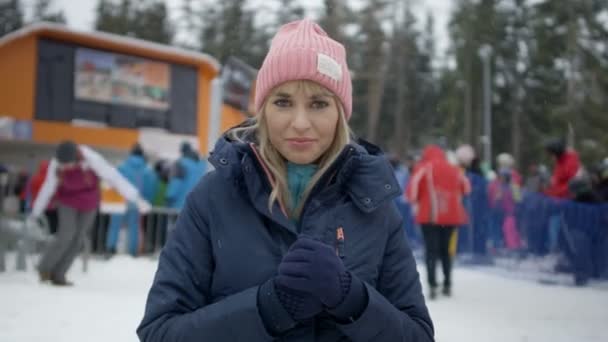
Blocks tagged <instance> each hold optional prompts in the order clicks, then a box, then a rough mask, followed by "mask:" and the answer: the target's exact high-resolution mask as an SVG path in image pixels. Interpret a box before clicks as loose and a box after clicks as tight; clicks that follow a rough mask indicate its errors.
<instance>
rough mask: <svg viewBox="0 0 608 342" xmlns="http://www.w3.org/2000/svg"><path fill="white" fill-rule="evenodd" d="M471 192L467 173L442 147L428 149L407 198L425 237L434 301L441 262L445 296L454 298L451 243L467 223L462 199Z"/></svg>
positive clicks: (413, 177) (423, 155) (408, 190)
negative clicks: (452, 238)
mask: <svg viewBox="0 0 608 342" xmlns="http://www.w3.org/2000/svg"><path fill="white" fill-rule="evenodd" d="M470 191H471V186H470V184H469V181H468V180H467V178H466V176H465V174H464V172H462V171H461V170H460V169H459V168H458V167H456V166H453V165H451V164H450V163H449V162H448V161H447V159H446V157H445V154H444V152H443V150H442V149H441V148H440V147H439V146H436V145H430V146H427V147H426V148H425V149H424V152H423V154H422V159H421V160H420V162H419V163H418V165H416V168H415V171H414V175H413V176H412V179H411V181H410V184H409V185H408V188H407V196H408V198H409V200H410V202H411V203H412V205H413V206H414V207H415V208H416V209H415V212H416V221H417V222H418V223H419V224H420V225H421V227H422V233H423V235H424V243H425V255H426V257H425V259H426V268H427V279H428V283H429V288H430V293H429V296H430V298H431V299H434V298H436V296H437V278H436V274H435V267H436V264H437V260H438V259H440V260H441V265H442V268H443V278H444V279H443V294H444V295H446V296H450V295H451V289H452V258H451V256H450V251H449V248H450V239H451V237H452V234H453V232H454V231H455V229H456V228H457V227H460V226H462V225H464V224H466V223H467V213H466V211H465V208H464V205H463V200H462V199H463V196H464V195H466V194H468V193H469V192H470Z"/></svg>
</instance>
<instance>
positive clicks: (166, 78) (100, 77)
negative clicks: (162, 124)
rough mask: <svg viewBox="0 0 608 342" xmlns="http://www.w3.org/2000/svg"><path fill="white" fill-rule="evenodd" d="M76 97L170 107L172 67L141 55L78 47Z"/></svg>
mask: <svg viewBox="0 0 608 342" xmlns="http://www.w3.org/2000/svg"><path fill="white" fill-rule="evenodd" d="M74 70H75V75H74V97H75V98H76V99H78V100H86V101H95V102H102V103H111V104H115V105H129V106H137V107H143V108H150V109H157V110H167V109H168V108H169V90H170V80H171V75H170V72H171V70H170V67H169V65H168V64H166V63H162V62H155V61H150V60H146V59H143V58H139V57H134V56H127V55H121V54H114V53H109V52H103V51H98V50H92V49H86V48H79V49H77V50H76V56H75V68H74Z"/></svg>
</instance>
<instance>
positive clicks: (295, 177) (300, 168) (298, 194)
mask: <svg viewBox="0 0 608 342" xmlns="http://www.w3.org/2000/svg"><path fill="white" fill-rule="evenodd" d="M317 168H318V167H317V165H314V164H309V165H300V164H294V163H291V162H288V163H287V186H288V187H289V193H290V194H291V200H290V201H289V208H290V209H291V210H294V209H295V208H297V207H298V205H300V202H301V201H302V195H303V194H304V190H305V189H306V186H307V185H308V183H309V182H310V179H311V178H312V176H313V175H314V174H315V172H317Z"/></svg>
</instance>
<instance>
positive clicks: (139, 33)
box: [133, 1, 173, 44]
mask: <svg viewBox="0 0 608 342" xmlns="http://www.w3.org/2000/svg"><path fill="white" fill-rule="evenodd" d="M133 21H134V29H133V31H134V33H135V36H136V37H138V38H141V39H145V40H150V41H153V42H157V43H163V44H171V41H172V39H173V28H172V27H171V23H170V22H169V13H168V11H167V6H166V5H165V2H164V1H154V2H149V1H148V2H146V3H145V5H140V7H139V8H137V10H136V14H135V17H134V18H133Z"/></svg>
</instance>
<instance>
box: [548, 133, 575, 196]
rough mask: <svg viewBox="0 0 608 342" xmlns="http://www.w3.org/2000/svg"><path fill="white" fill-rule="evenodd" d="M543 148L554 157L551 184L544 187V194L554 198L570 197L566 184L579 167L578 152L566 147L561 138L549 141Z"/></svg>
mask: <svg viewBox="0 0 608 342" xmlns="http://www.w3.org/2000/svg"><path fill="white" fill-rule="evenodd" d="M545 149H546V150H547V152H549V153H550V154H551V155H552V156H553V157H554V158H555V168H554V169H553V176H552V177H551V184H550V185H549V187H548V188H547V189H545V194H547V195H548V196H551V197H556V198H564V199H568V198H572V194H571V193H570V190H569V189H568V184H569V183H570V181H571V180H572V179H573V178H574V177H575V176H576V174H577V173H578V171H579V169H580V168H581V163H580V161H579V158H578V154H577V153H576V151H574V150H573V149H570V148H567V147H566V142H565V141H564V140H563V139H555V140H552V141H550V142H549V143H547V144H546V145H545Z"/></svg>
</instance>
